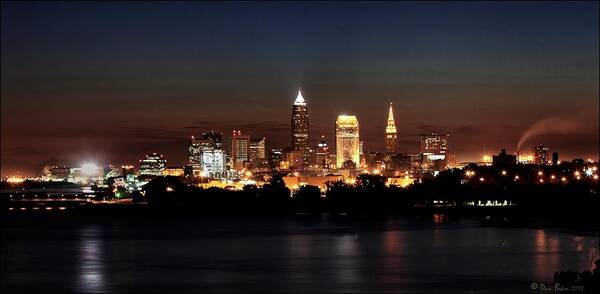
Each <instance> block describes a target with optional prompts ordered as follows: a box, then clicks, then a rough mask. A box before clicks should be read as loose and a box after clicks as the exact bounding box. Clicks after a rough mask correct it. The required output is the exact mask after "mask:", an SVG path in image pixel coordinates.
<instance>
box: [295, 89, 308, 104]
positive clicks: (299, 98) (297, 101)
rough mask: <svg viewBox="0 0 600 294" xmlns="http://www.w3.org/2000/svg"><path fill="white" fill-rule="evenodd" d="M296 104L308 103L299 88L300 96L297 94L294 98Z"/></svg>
mask: <svg viewBox="0 0 600 294" xmlns="http://www.w3.org/2000/svg"><path fill="white" fill-rule="evenodd" d="M294 105H306V100H304V97H302V91H300V89H298V96H296V100H294Z"/></svg>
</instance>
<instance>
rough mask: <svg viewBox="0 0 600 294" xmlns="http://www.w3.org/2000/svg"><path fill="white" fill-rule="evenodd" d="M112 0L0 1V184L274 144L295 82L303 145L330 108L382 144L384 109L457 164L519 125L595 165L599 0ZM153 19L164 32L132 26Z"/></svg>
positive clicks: (508, 140)
mask: <svg viewBox="0 0 600 294" xmlns="http://www.w3.org/2000/svg"><path fill="white" fill-rule="evenodd" d="M242 6H243V5H242ZM106 7H107V6H105V5H104V4H101V3H96V4H92V5H79V4H74V5H67V4H53V5H45V4H41V3H40V4H32V3H24V4H19V3H3V4H2V8H3V9H2V24H3V25H2V39H3V41H4V42H2V64H3V66H2V79H1V81H2V87H1V88H2V90H1V91H2V99H1V101H2V118H1V122H2V130H1V131H2V136H1V141H2V142H1V143H2V144H1V145H2V148H1V168H2V169H1V173H2V176H3V177H4V176H8V175H11V174H14V173H16V172H17V171H20V172H21V174H24V175H34V174H38V173H39V172H40V170H41V168H42V167H43V166H44V165H46V164H59V165H60V164H71V165H78V164H81V163H83V162H88V161H94V162H105V163H114V164H127V163H133V162H137V160H139V159H141V158H143V156H145V155H146V154H149V153H152V152H159V153H161V154H163V155H164V156H165V158H167V159H168V162H169V164H173V165H183V164H185V163H186V162H187V160H188V154H187V152H185V150H186V148H187V145H188V140H189V137H190V136H192V135H198V134H200V133H202V132H208V131H211V130H217V131H220V132H222V133H223V134H225V136H228V135H229V134H231V132H232V131H233V130H242V131H243V132H244V133H246V134H249V135H252V136H258V137H266V138H267V140H266V142H267V149H271V148H283V147H286V146H288V145H289V140H290V139H289V138H290V137H289V136H290V125H289V119H290V104H291V103H292V101H293V100H292V101H291V99H293V97H295V93H294V92H295V91H297V89H298V88H301V89H302V91H303V93H305V95H306V97H308V98H309V101H308V103H309V108H310V110H309V112H310V134H311V137H310V144H309V145H310V146H315V145H316V144H317V143H318V142H319V141H320V137H321V135H324V136H325V137H326V139H327V142H328V143H329V145H330V146H332V147H334V144H333V142H334V138H335V127H334V126H335V119H336V117H337V116H338V115H340V114H343V113H348V114H349V113H352V114H355V115H356V116H357V117H358V120H359V121H360V125H361V141H364V142H365V150H366V151H379V152H383V150H384V140H383V136H384V130H385V126H386V117H387V115H386V114H387V107H386V106H387V105H388V104H389V103H390V102H392V103H393V105H394V118H395V119H396V127H397V136H398V137H397V148H398V151H401V152H408V153H416V152H418V151H419V136H420V135H422V134H424V133H430V132H439V133H448V134H450V135H451V137H450V140H451V144H452V151H453V152H455V154H456V157H457V161H459V162H464V161H476V160H478V159H479V157H480V156H481V155H482V154H484V153H489V154H495V153H497V151H498V150H500V149H502V148H506V149H507V150H509V152H513V151H515V150H516V146H517V145H518V142H519V141H520V139H521V137H522V136H524V134H525V133H527V134H532V135H531V136H529V135H528V140H527V141H526V142H525V143H524V145H523V146H524V147H523V149H525V150H531V148H532V147H533V146H536V145H538V144H544V145H546V146H549V147H550V148H551V150H556V151H558V152H559V153H560V154H561V158H574V157H584V158H587V157H591V158H597V154H598V146H599V139H598V83H597V81H598V27H597V26H596V25H593V24H597V22H598V15H597V10H598V9H597V8H598V4H597V3H572V4H570V5H565V4H549V5H544V6H536V5H533V4H530V5H513V4H508V3H502V4H500V3H496V4H491V5H480V4H464V5H461V6H460V7H459V6H450V5H445V4H440V5H439V6H438V7H436V8H435V9H436V10H437V12H439V13H438V15H442V16H440V17H439V18H434V17H432V13H431V9H432V8H431V7H427V8H426V9H424V7H422V6H420V5H418V4H415V3H406V4H398V3H396V4H388V5H379V6H372V5H368V4H365V3H362V4H358V3H357V4H349V5H345V6H343V7H337V6H336V5H332V4H325V5H317V4H306V3H300V4H277V5H267V4H259V5H253V6H251V7H240V6H239V5H230V4H200V3H198V4H194V3H191V4H185V5H184V4H181V3H178V4H177V5H176V7H177V8H178V9H174V10H169V6H168V5H166V4H151V3H149V4H147V5H145V6H144V7H133V6H131V5H127V4H118V5H114V6H110V9H103V8H106ZM134 8H135V9H136V11H137V14H136V17H135V24H134V25H132V26H130V30H120V28H121V26H123V25H127V24H128V23H127V21H128V19H129V18H128V17H127V16H129V15H130V12H131V11H132V10H133V9H134ZM159 8H160V9H161V10H160V11H161V14H160V15H157V14H156V11H158V10H157V9H159ZM181 8H187V9H181ZM244 8H247V9H248V10H247V11H249V12H247V13H245V12H244V13H243V11H244ZM273 10H277V11H278V12H279V15H280V16H274V14H272V12H273ZM181 11H189V13H182V12H181ZM74 12H76V13H75V14H74ZM209 14H214V16H209ZM405 14H406V15H405ZM40 15H43V16H44V17H40ZM73 15H78V17H74V16H73ZM197 15H201V16H202V17H200V18H196V17H195V16H197ZM375 16H378V17H375ZM382 16H383V17H382ZM403 16H406V17H403ZM466 16H468V17H466ZM155 18H156V20H157V21H158V22H159V23H165V24H166V25H165V27H164V28H156V27H154V26H151V27H150V28H149V27H144V24H149V23H150V20H151V19H155ZM288 18H289V19H292V20H294V21H289V20H287V19H288ZM107 19H110V20H111V21H112V22H107V21H106V20H107ZM258 19H262V20H261V21H260V22H257V20H258ZM328 19H330V20H334V21H333V22H332V21H330V20H328ZM465 19H468V20H469V21H470V22H472V23H469V22H466V21H465ZM224 20H225V21H224ZM227 20H236V23H238V24H243V23H254V24H255V25H254V26H247V27H244V29H243V30H242V31H241V32H237V30H234V28H233V27H232V26H231V25H228V21H227ZM7 24H10V25H7ZM197 24H205V26H202V25H197ZM274 27H277V29H276V30H274V29H273V28H274ZM440 27H444V29H443V30H442V29H439V28H440ZM41 28H44V29H41ZM208 28H212V29H214V30H215V33H211V31H210V30H209V29H208ZM236 28H237V27H236ZM389 28H403V29H402V30H401V31H400V32H396V31H393V30H390V29H389ZM321 30H324V32H325V33H326V34H325V35H323V34H319V32H320V31H321ZM340 31H341V32H342V34H336V33H335V32H340ZM373 32H375V33H373ZM484 32H485V34H484ZM151 33H152V34H151ZM244 34H246V35H247V36H251V37H245V36H244ZM134 35H135V36H137V37H136V38H137V39H136V38H131V36H134ZM324 36H327V37H326V38H325V37H324ZM331 36H333V37H331ZM426 36H427V37H426ZM178 38H179V39H178ZM207 38H208V39H210V38H213V41H214V42H211V43H210V44H206V43H205V42H204V40H206V39H207ZM133 40H137V41H139V42H133ZM177 40H185V41H184V42H177ZM391 40H395V41H391ZM456 40H460V41H461V42H455V41H456ZM230 42H231V45H229V44H230ZM457 43H460V46H457V45H456V44H457ZM111 44H112V45H111ZM115 44H121V45H115ZM174 44H178V45H174ZM361 44H368V46H366V45H361ZM500 45H501V46H500ZM542 47H543V50H542V49H541V48H542ZM236 48H247V49H245V50H237V49H236ZM266 49H268V50H266ZM133 52H141V54H134V53H133ZM563 52H567V53H568V54H563ZM270 53H272V54H270ZM209 57H211V58H209ZM505 61H510V62H505ZM532 126H537V129H536V130H534V131H528V129H529V128H530V127H532ZM225 140H226V142H228V141H229V137H226V138H225Z"/></svg>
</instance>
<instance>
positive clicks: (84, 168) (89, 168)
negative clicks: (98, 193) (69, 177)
mask: <svg viewBox="0 0 600 294" xmlns="http://www.w3.org/2000/svg"><path fill="white" fill-rule="evenodd" d="M81 172H82V173H83V174H84V175H86V176H93V175H96V174H98V166H97V165H96V164H94V163H84V164H83V165H81Z"/></svg>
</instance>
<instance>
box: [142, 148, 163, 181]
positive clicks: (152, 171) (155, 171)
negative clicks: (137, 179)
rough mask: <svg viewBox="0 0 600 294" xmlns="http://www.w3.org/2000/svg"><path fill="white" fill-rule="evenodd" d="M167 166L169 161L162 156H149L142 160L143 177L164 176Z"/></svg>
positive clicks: (152, 154)
mask: <svg viewBox="0 0 600 294" xmlns="http://www.w3.org/2000/svg"><path fill="white" fill-rule="evenodd" d="M166 165H167V161H166V160H165V159H164V158H163V156H162V155H161V154H158V153H151V154H147V155H146V158H144V159H142V160H140V175H141V176H162V174H163V171H164V170H165V167H166Z"/></svg>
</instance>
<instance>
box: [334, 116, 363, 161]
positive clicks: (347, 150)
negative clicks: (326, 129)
mask: <svg viewBox="0 0 600 294" xmlns="http://www.w3.org/2000/svg"><path fill="white" fill-rule="evenodd" d="M335 144H336V146H335V149H336V166H337V167H338V168H342V166H344V162H346V161H352V162H353V163H354V166H358V164H359V163H360V137H359V126H358V119H357V118H356V116H354V115H340V116H338V117H337V120H336V122H335ZM346 166H349V165H346Z"/></svg>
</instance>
